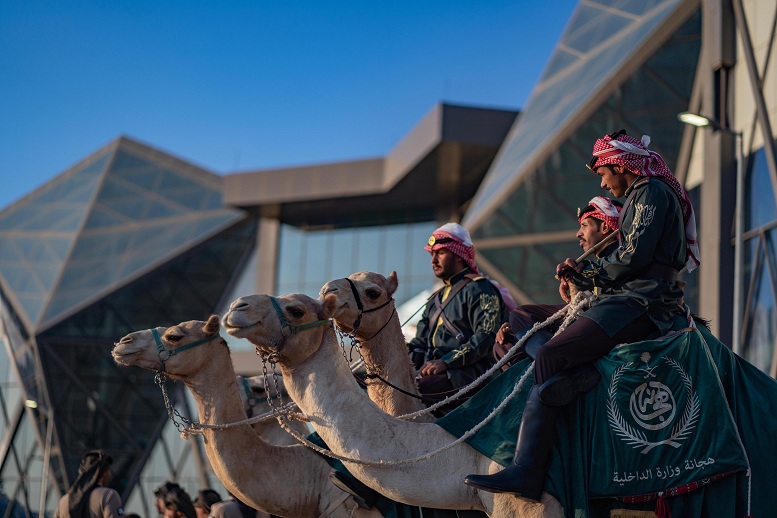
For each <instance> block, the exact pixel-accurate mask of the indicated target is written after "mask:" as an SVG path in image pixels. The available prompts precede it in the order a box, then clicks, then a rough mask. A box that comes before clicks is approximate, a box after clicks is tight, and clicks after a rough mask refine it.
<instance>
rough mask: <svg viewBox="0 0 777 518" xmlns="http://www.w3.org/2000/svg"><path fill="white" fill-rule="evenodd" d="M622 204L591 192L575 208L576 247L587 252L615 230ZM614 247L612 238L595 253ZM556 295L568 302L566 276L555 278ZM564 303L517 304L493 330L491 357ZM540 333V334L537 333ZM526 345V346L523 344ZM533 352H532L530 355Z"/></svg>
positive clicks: (530, 346)
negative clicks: (496, 330) (585, 200)
mask: <svg viewBox="0 0 777 518" xmlns="http://www.w3.org/2000/svg"><path fill="white" fill-rule="evenodd" d="M621 207H623V204H622V203H621V202H619V201H617V200H614V201H613V200H611V199H610V198H605V197H604V196H595V197H593V198H592V199H591V201H589V202H588V205H586V206H585V207H584V208H582V209H577V222H578V223H579V224H580V229H579V230H578V231H577V235H576V237H577V239H578V241H579V242H580V248H582V249H583V251H584V252H587V251H588V250H589V249H591V248H592V247H595V246H596V245H598V244H599V243H601V242H602V240H604V239H605V238H607V236H612V235H613V234H614V233H615V232H617V230H618V218H619V217H620V211H621ZM617 247H618V244H617V241H616V240H613V239H612V238H611V239H610V241H609V244H606V245H605V246H604V247H603V248H602V249H600V250H598V251H597V252H596V257H605V256H607V255H609V254H610V253H612V252H613V251H614V250H615V249H616V248H617ZM558 290H559V295H561V298H562V299H563V300H564V302H566V303H568V302H569V301H570V300H571V294H570V285H569V283H568V282H567V281H566V279H563V278H562V279H561V280H560V281H559V288H558ZM564 307H565V304H524V305H522V306H518V307H517V308H515V309H514V310H513V311H510V313H509V321H508V322H505V323H504V324H502V326H501V327H500V328H499V332H497V334H496V343H495V344H494V358H495V359H496V361H499V360H501V359H502V357H503V356H504V355H505V354H507V351H509V350H510V349H511V348H512V346H513V344H515V342H517V341H518V340H519V339H521V338H522V337H523V336H524V335H525V334H526V333H527V332H528V331H529V330H530V329H531V328H532V327H533V326H534V324H536V323H537V322H544V321H545V320H547V319H548V318H549V317H550V316H552V315H554V314H556V313H558V312H559V311H560V310H562V309H563V308H564ZM560 323H561V322H560V321H557V322H554V323H553V324H550V325H548V326H546V327H544V328H543V329H542V331H540V332H538V333H536V335H537V338H538V340H536V343H537V344H538V343H544V342H545V341H547V339H548V338H549V335H548V333H550V334H551V335H552V334H553V333H554V332H555V331H556V330H557V329H558V326H559V325H560ZM540 333H541V334H542V336H541V337H540V336H539V335H540ZM534 342H535V340H532V339H531V338H529V339H528V341H527V343H524V344H523V347H522V350H521V351H519V352H518V353H517V354H515V355H514V356H513V357H512V358H511V359H510V361H508V362H507V363H505V364H504V365H503V366H502V370H507V369H508V368H510V366H511V365H513V364H514V363H516V362H518V361H521V360H523V359H525V358H526V357H527V353H526V350H527V349H528V350H529V351H531V350H532V349H533V348H534V347H536V345H535V343H534ZM527 346H528V347H527ZM532 356H533V355H532Z"/></svg>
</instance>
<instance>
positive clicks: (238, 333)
mask: <svg viewBox="0 0 777 518" xmlns="http://www.w3.org/2000/svg"><path fill="white" fill-rule="evenodd" d="M224 330H225V331H226V332H227V334H228V335H229V336H234V337H235V338H248V337H249V336H250V335H251V330H250V327H249V326H236V325H234V324H224Z"/></svg>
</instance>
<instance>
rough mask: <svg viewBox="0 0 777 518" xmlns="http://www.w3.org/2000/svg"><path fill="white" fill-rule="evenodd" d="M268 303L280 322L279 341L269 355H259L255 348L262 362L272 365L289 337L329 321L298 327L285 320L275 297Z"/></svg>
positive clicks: (314, 322)
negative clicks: (270, 303) (268, 362)
mask: <svg viewBox="0 0 777 518" xmlns="http://www.w3.org/2000/svg"><path fill="white" fill-rule="evenodd" d="M270 302H272V307H273V308H274V309H275V314H276V315H277V316H278V320H280V321H281V339H280V340H278V341H277V342H275V343H274V344H273V345H274V346H275V350H274V351H273V352H272V353H270V354H269V355H265V354H263V353H261V352H260V351H259V348H258V347H257V349H256V353H257V354H259V355H260V356H262V360H264V361H268V360H269V361H270V362H272V363H275V362H276V361H278V359H280V356H281V349H283V345H284V344H285V343H286V339H287V338H288V337H290V336H291V335H296V334H297V333H300V332H302V331H307V330H308V329H313V328H315V327H318V326H324V325H327V324H328V323H329V319H325V320H315V321H313V322H307V323H305V324H300V325H298V326H297V325H294V324H292V323H291V322H289V319H288V318H286V314H285V313H284V312H283V309H281V305H280V304H279V303H278V300H277V299H276V298H275V297H272V296H271V297H270ZM287 330H288V332H287Z"/></svg>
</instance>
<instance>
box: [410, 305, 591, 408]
mask: <svg viewBox="0 0 777 518" xmlns="http://www.w3.org/2000/svg"><path fill="white" fill-rule="evenodd" d="M589 302H590V299H589V297H588V296H587V295H586V294H585V293H584V292H579V293H578V294H577V295H575V297H574V298H573V299H572V300H571V301H570V302H569V304H567V305H566V306H564V307H563V308H561V309H560V310H559V311H558V312H556V313H554V314H553V315H551V316H550V317H548V318H547V319H546V320H545V321H544V322H537V323H536V324H534V325H533V326H532V327H531V329H529V331H528V332H527V333H526V334H525V335H524V336H523V337H522V338H521V339H520V340H518V342H516V343H515V344H514V345H513V346H512V347H511V348H510V349H509V350H508V351H507V353H506V354H505V355H504V356H503V357H502V358H501V359H500V360H499V361H498V362H496V363H495V364H494V365H493V366H492V367H491V368H490V369H488V370H487V371H486V372H484V373H483V374H482V375H480V377H478V378H476V379H475V380H474V381H472V383H470V384H469V385H466V386H464V387H462V388H460V389H459V390H458V392H456V393H454V394H452V395H450V396H448V397H447V398H445V399H443V400H442V401H439V402H437V403H435V404H433V405H431V406H429V407H427V408H425V409H423V410H418V411H417V412H413V413H410V414H405V415H401V416H397V419H403V420H410V419H416V418H418V417H421V416H423V415H426V414H430V413H432V412H434V411H435V410H437V409H438V408H440V407H442V406H444V405H446V404H448V403H449V402H450V401H454V400H456V399H458V398H460V397H462V396H463V395H464V394H467V393H469V392H471V391H472V390H473V389H474V388H475V387H477V386H478V385H480V384H481V383H483V382H484V381H486V380H487V379H488V378H490V377H491V376H492V375H493V374H494V373H495V372H497V371H498V370H500V369H501V368H502V366H503V365H504V364H505V363H507V362H508V361H509V360H510V359H511V358H512V357H513V356H515V355H516V354H518V352H519V350H520V347H521V346H522V345H523V344H524V343H525V342H526V341H527V340H528V339H529V338H530V337H531V336H532V335H533V334H534V333H536V332H537V331H538V330H540V329H543V328H544V327H547V326H549V325H550V324H552V323H553V322H555V321H556V320H558V319H559V318H561V317H562V316H565V318H564V320H563V321H562V323H561V325H560V326H559V329H558V331H557V332H556V334H558V333H560V332H561V331H563V330H564V329H566V328H567V327H568V326H569V324H571V323H572V321H573V320H574V319H575V318H577V315H578V314H579V313H580V310H581V309H582V307H583V306H585V305H586V304H588V303H589Z"/></svg>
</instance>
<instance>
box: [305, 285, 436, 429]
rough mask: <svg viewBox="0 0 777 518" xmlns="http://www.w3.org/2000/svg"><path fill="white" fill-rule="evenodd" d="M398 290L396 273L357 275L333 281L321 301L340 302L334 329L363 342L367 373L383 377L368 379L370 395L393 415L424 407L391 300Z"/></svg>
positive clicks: (427, 418) (423, 418)
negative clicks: (330, 297) (324, 299)
mask: <svg viewBox="0 0 777 518" xmlns="http://www.w3.org/2000/svg"><path fill="white" fill-rule="evenodd" d="M398 285H399V281H398V279H397V274H396V272H391V273H390V274H389V276H388V277H384V276H383V275H381V274H379V273H373V272H357V273H354V274H351V275H350V276H348V278H347V279H336V280H333V281H329V282H328V283H326V284H325V285H324V286H323V287H322V288H321V291H320V293H319V299H321V298H323V297H324V296H326V295H330V294H333V295H334V296H335V297H336V299H335V300H336V302H337V304H336V307H337V309H336V310H335V313H334V315H332V318H333V319H334V321H335V324H336V325H337V327H338V328H339V329H340V330H342V331H343V332H345V333H351V334H353V335H354V336H355V337H356V339H357V340H359V342H360V346H359V349H360V350H361V353H362V356H363V357H364V363H365V365H366V366H367V371H368V373H369V374H376V375H377V376H379V378H372V379H369V380H368V382H367V395H368V396H369V397H370V399H371V400H372V401H374V402H375V404H377V405H378V406H379V407H380V408H381V409H383V411H385V412H386V413H388V414H390V415H393V416H401V415H405V414H410V413H413V412H417V411H419V410H423V409H425V408H426V405H424V404H423V402H422V401H421V399H420V393H419V392H418V385H417V384H416V380H415V369H414V368H413V365H412V364H411V363H410V359H409V358H408V354H407V344H406V342H405V336H404V335H403V334H402V326H401V324H400V323H399V316H398V315H397V312H396V310H395V308H394V301H393V299H392V296H393V295H394V292H395V291H396V289H397V286H398ZM383 380H385V381H387V382H389V383H391V384H392V385H394V387H392V386H390V385H388V384H387V383H386V382H384V381H383ZM395 387H396V388H395ZM398 389H399V390H398ZM409 394H412V395H409ZM413 396H416V397H413ZM415 421H416V422H433V421H434V417H433V416H432V415H431V414H425V415H422V416H420V417H418V418H416V419H415Z"/></svg>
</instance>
